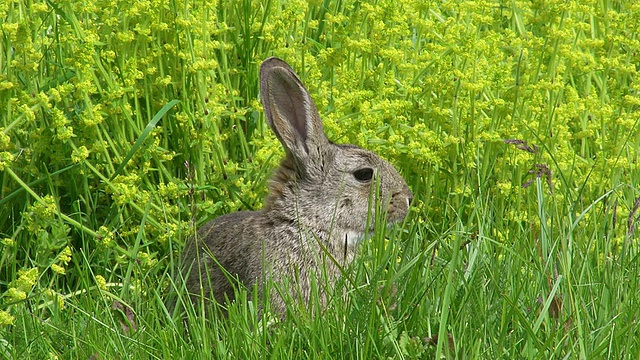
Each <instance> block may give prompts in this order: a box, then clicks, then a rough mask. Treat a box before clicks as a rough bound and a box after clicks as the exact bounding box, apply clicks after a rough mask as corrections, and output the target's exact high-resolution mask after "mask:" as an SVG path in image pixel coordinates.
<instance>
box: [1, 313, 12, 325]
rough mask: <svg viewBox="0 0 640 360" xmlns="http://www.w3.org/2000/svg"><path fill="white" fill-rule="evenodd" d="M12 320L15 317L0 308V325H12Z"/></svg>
mask: <svg viewBox="0 0 640 360" xmlns="http://www.w3.org/2000/svg"><path fill="white" fill-rule="evenodd" d="M13 320H15V317H13V316H12V315H11V314H9V313H8V312H6V311H4V310H0V326H5V325H13Z"/></svg>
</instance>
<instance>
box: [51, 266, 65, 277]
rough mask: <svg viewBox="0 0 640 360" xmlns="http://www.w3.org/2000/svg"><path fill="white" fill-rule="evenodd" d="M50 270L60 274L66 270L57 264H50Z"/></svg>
mask: <svg viewBox="0 0 640 360" xmlns="http://www.w3.org/2000/svg"><path fill="white" fill-rule="evenodd" d="M51 270H53V272H55V273H56V274H60V275H64V274H65V272H66V271H65V269H64V267H62V266H60V265H58V264H51Z"/></svg>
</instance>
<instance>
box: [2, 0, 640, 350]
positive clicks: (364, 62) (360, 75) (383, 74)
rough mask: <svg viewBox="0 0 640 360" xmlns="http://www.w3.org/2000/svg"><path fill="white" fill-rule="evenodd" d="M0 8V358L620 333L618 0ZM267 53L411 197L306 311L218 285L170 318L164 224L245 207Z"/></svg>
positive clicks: (264, 166) (573, 345) (266, 159)
mask: <svg viewBox="0 0 640 360" xmlns="http://www.w3.org/2000/svg"><path fill="white" fill-rule="evenodd" d="M0 19H2V20H1V21H0V23H1V25H0V70H1V72H0V104H2V106H0V357H5V358H35V359H45V358H59V359H66V358H90V357H91V356H99V358H102V359H111V358H116V359H117V358H144V359H148V358H194V357H203V358H205V357H206V358H210V357H215V358H234V359H236V358H265V357H269V358H287V359H288V358H310V359H311V358H312V359H317V358H362V359H372V358H407V359H411V358H441V357H443V356H444V357H447V358H462V359H466V358H484V359H498V358H504V359H514V358H518V359H519V358H527V359H550V358H585V359H586V358H589V359H590V358H610V359H624V358H631V359H635V358H638V357H639V356H640V340H639V339H640V328H639V326H638V320H637V319H638V317H639V316H640V291H639V290H640V289H638V287H639V283H640V278H639V277H638V273H640V263H639V257H638V255H639V254H640V252H639V250H638V247H639V246H638V239H639V235H638V234H639V233H640V229H638V227H640V224H639V222H638V219H639V218H640V213H639V212H638V207H639V204H640V200H638V199H640V190H639V189H638V187H637V184H638V183H640V167H639V166H638V156H639V151H638V150H639V148H640V145H639V144H640V131H639V130H638V122H639V121H640V84H639V83H638V71H639V70H640V68H639V64H640V5H637V4H635V3H634V2H631V1H607V0H601V1H589V2H584V1H572V0H569V1H560V0H545V1H535V2H527V1H510V2H504V1H502V2H500V1H463V0H455V1H422V0H420V1H417V0H416V1H411V0H393V1H387V0H379V1H370V2H359V1H351V0H344V1H334V2H331V1H319V0H314V1H291V2H289V1H287V2H284V1H269V0H265V1H259V2H258V1H254V2H251V1H220V2H217V3H216V2H213V1H201V2H184V1H183V2H178V1H172V2H163V1H155V0H153V1H130V0H118V1H115V2H113V1H103V0H88V1H82V2H80V1H73V0H71V1H43V2H38V1H23V0H16V1H10V2H8V1H5V2H2V3H1V4H0ZM273 55H275V56H279V57H281V58H283V59H285V60H286V61H287V62H289V63H290V64H291V65H292V66H293V68H294V69H296V71H297V72H298V74H299V75H300V76H301V78H302V79H303V81H304V82H305V83H306V84H307V86H308V88H309V90H310V92H311V93H312V96H314V98H315V100H316V103H317V105H318V108H319V110H320V113H321V114H322V115H323V117H324V122H325V129H326V132H327V134H328V136H329V138H330V139H332V140H333V141H336V142H339V143H345V142H348V143H354V144H357V145H359V146H362V147H364V148H367V149H370V150H372V151H375V152H377V153H378V154H380V155H382V156H383V157H385V158H386V159H388V160H389V161H391V162H392V163H393V164H394V165H395V166H396V167H397V168H398V169H399V170H400V172H401V173H402V174H403V176H404V177H405V179H406V180H407V182H408V184H409V186H410V187H411V189H412V191H413V193H414V196H415V200H414V204H413V205H414V206H413V207H412V209H411V213H410V215H409V217H408V218H407V219H406V221H405V222H404V223H403V224H401V225H399V226H397V227H394V228H393V229H390V230H387V231H385V229H381V230H382V231H381V232H378V233H377V234H376V235H375V236H374V237H373V238H372V239H371V240H369V241H366V242H365V243H364V244H363V247H362V249H361V252H360V255H361V256H360V257H359V259H358V261H357V262H356V263H355V264H354V265H353V267H352V268H351V269H349V271H348V272H347V273H346V274H345V276H344V278H343V279H342V280H341V281H340V282H339V284H337V286H336V289H335V294H336V295H335V296H334V297H333V299H332V301H331V302H330V305H329V307H328V308H327V310H326V311H325V312H324V313H323V314H322V316H318V311H319V309H318V306H319V305H318V304H317V301H315V300H317V299H312V301H311V304H310V306H309V307H308V308H305V307H303V306H301V305H300V304H296V303H295V302H293V301H291V302H290V304H289V305H290V306H289V312H288V316H287V317H286V319H284V320H281V321H275V320H274V318H273V317H272V316H270V315H269V313H268V312H265V313H258V311H257V310H256V309H257V307H256V304H253V303H251V302H247V301H246V295H247V292H251V291H254V290H253V289H239V290H238V291H239V292H238V298H239V299H240V300H239V301H237V302H236V303H234V304H232V305H230V307H229V309H228V312H229V317H228V319H226V318H224V317H220V316H218V315H217V314H216V313H215V312H209V313H207V314H206V315H205V314H204V313H203V312H204V311H203V306H202V304H194V305H193V306H188V309H187V319H188V321H186V322H183V321H182V320H183V319H182V317H181V316H180V315H177V314H176V315H174V316H172V314H169V313H168V312H167V310H166V308H165V307H164V299H165V297H166V294H167V291H168V289H171V288H172V287H173V286H172V283H171V281H170V274H171V272H172V271H173V270H174V268H175V266H176V263H177V257H178V256H179V253H180V250H181V248H182V246H183V244H184V241H185V239H186V238H187V237H188V236H189V235H190V234H192V233H193V232H194V231H195V229H196V228H197V227H198V226H199V225H201V224H202V223H204V222H206V221H207V220H209V219H211V218H213V217H215V216H218V215H221V214H224V213H228V212H233V211H238V210H242V209H257V208H259V207H260V206H261V203H262V200H263V199H264V196H265V194H266V186H265V183H266V180H267V179H268V176H269V174H270V171H271V170H272V169H273V168H274V167H276V166H277V164H278V161H279V159H280V157H281V156H282V155H283V151H282V150H281V148H280V144H279V143H278V141H277V139H276V138H275V136H273V134H272V133H271V132H270V131H269V130H268V127H267V126H265V122H264V117H263V114H262V109H261V105H260V103H259V101H258V87H259V86H258V68H259V64H260V62H261V61H262V60H264V59H265V58H267V57H269V56H273ZM269 285H270V286H276V287H277V286H282V287H285V288H286V284H269ZM319 286H320V285H319ZM180 290H181V289H178V293H180V292H181V291H180ZM343 294H346V295H345V296H343ZM243 299H245V300H243ZM61 305H62V306H61ZM267 305H268V304H267ZM134 325H135V326H134ZM436 337H437V338H438V339H439V340H438V341H435V340H434V339H435V338H436ZM447 339H450V340H447Z"/></svg>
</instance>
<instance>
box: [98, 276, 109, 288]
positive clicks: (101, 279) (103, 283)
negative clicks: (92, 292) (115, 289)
mask: <svg viewBox="0 0 640 360" xmlns="http://www.w3.org/2000/svg"><path fill="white" fill-rule="evenodd" d="M96 285H98V289H100V290H103V291H107V280H105V278H104V277H103V276H102V275H96Z"/></svg>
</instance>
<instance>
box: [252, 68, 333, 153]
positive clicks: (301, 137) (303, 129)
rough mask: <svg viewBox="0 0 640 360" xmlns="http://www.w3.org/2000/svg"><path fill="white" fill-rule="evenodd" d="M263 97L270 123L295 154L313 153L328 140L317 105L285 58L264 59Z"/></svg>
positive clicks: (261, 73)
mask: <svg viewBox="0 0 640 360" xmlns="http://www.w3.org/2000/svg"><path fill="white" fill-rule="evenodd" d="M260 97H261V100H262V106H264V113H265V115H266V117H267V122H268V123H269V126H271V129H273V132H275V134H276V136H277V137H278V139H279V140H280V142H281V143H282V144H283V145H284V147H285V148H286V149H287V150H288V151H289V152H291V153H292V154H293V155H294V156H296V157H298V158H301V159H304V158H307V157H308V156H310V155H311V156H314V155H316V154H315V152H317V151H318V150H319V149H321V148H322V147H323V145H324V144H325V143H327V142H328V140H327V137H326V136H325V134H324V130H323V129H322V120H321V119H320V115H319V114H318V110H317V109H316V105H315V104H314V102H313V100H312V99H311V96H310V95H309V92H308V91H307V89H305V87H304V85H302V82H301V81H300V79H298V76H296V74H295V72H294V71H293V69H291V67H290V66H289V65H288V64H287V63H286V62H284V61H282V60H280V59H278V58H273V57H272V58H269V59H267V60H265V61H264V62H263V63H262V66H261V67H260ZM310 151H313V152H314V154H311V153H310Z"/></svg>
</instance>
